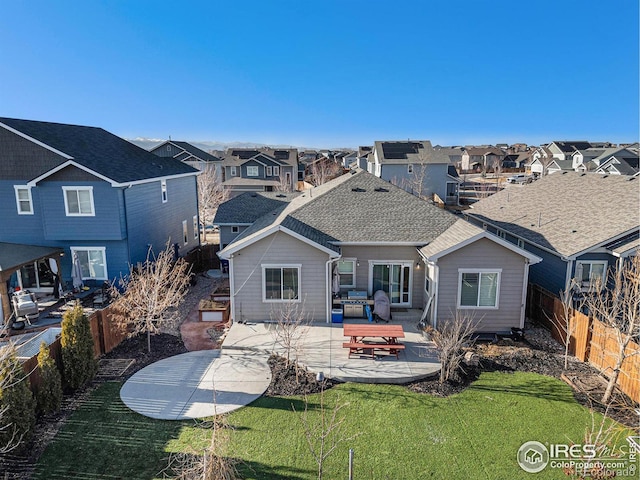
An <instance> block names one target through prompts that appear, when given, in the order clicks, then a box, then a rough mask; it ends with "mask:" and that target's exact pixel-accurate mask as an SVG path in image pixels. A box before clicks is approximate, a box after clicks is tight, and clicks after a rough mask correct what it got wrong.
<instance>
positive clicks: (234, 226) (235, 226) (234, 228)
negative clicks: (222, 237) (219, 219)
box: [231, 225, 240, 233]
mask: <svg viewBox="0 0 640 480" xmlns="http://www.w3.org/2000/svg"><path fill="white" fill-rule="evenodd" d="M231 233H240V227H239V226H237V225H233V226H232V227H231Z"/></svg>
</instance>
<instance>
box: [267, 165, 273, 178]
mask: <svg viewBox="0 0 640 480" xmlns="http://www.w3.org/2000/svg"><path fill="white" fill-rule="evenodd" d="M272 176H273V167H267V177H272Z"/></svg>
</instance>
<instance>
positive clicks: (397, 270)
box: [369, 261, 413, 306]
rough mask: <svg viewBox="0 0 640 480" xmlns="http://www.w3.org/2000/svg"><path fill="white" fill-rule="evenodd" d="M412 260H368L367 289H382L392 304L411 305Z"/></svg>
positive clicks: (372, 291)
mask: <svg viewBox="0 0 640 480" xmlns="http://www.w3.org/2000/svg"><path fill="white" fill-rule="evenodd" d="M412 284H413V262H409V261H408V262H398V263H392V262H389V263H387V262H380V261H369V287H370V288H369V291H370V292H371V293H375V292H376V291H378V290H384V291H385V292H387V294H388V295H389V299H390V301H391V303H392V304H393V305H406V306H410V305H411V288H412Z"/></svg>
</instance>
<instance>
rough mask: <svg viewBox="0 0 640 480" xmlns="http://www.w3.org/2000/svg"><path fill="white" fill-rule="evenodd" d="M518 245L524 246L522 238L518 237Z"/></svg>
mask: <svg viewBox="0 0 640 480" xmlns="http://www.w3.org/2000/svg"><path fill="white" fill-rule="evenodd" d="M518 247H520V248H524V240H522V239H521V238H519V239H518Z"/></svg>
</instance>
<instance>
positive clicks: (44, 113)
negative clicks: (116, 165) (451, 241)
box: [0, 0, 639, 147]
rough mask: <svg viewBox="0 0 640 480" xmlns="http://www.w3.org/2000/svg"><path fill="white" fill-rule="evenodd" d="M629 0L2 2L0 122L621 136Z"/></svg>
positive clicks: (192, 134) (633, 76) (122, 129)
mask: <svg viewBox="0 0 640 480" xmlns="http://www.w3.org/2000/svg"><path fill="white" fill-rule="evenodd" d="M638 4H639V2H638V0H614V1H613V2H605V1H603V0H575V1H574V0H535V1H526V2H525V1H517V0H508V1H498V0H487V1H479V0H478V1H471V0H467V1H456V0H442V1H430V0H423V1H415V2H412V1H403V0H393V1H391V0H385V1H376V0H362V1H360V0H339V1H330V0H323V1H309V0H292V1H278V0H272V1H267V0H262V1H239V0H238V1H228V0H222V1H219V0H209V1H201V2H199V1H190V2H189V1H182V2H178V1H173V2H169V1H161V0H155V1H140V0H128V1H93V0H83V1H65V0H57V1H53V2H52V1H50V0H46V1H40V0H24V1H18V0H5V1H3V2H2V15H1V16H0V45H2V47H1V48H0V60H1V61H0V116H10V117H17V118H27V119H36V120H46V121H56V122H64V123H75V124H81V125H94V126H100V127H103V128H105V129H107V130H109V131H111V132H113V133H116V134H118V135H120V136H123V137H127V138H134V137H149V138H163V139H164V138H167V137H168V136H169V135H171V137H172V138H174V139H181V140H191V141H204V140H215V141H223V142H232V141H252V142H261V143H270V144H290V145H298V146H317V147H340V146H357V145H360V144H371V143H372V142H373V141H374V140H383V139H387V140H391V139H405V138H412V139H430V140H432V141H433V142H434V143H439V144H442V145H445V144H447V145H450V144H456V145H460V144H471V143H476V144H480V143H497V142H501V143H502V142H517V141H523V142H527V143H530V144H538V143H547V142H549V141H551V140H558V139H585V140H594V141H604V140H606V141H613V142H630V141H637V140H638V135H639V134H638V129H639V124H638V117H639V114H638V104H639V97H638V91H639V85H638V72H639V65H638V56H639V53H638V44H639V34H638V17H639V13H638Z"/></svg>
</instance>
